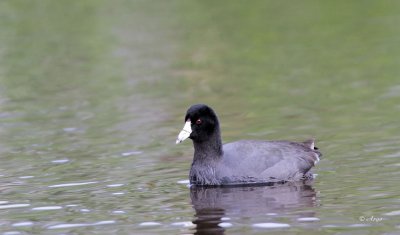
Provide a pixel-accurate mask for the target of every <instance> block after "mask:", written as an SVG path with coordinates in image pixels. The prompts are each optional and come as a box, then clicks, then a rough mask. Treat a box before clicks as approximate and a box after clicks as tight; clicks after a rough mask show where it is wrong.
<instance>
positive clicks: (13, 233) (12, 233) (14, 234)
mask: <svg viewBox="0 0 400 235" xmlns="http://www.w3.org/2000/svg"><path fill="white" fill-rule="evenodd" d="M20 234H22V233H21V232H18V231H9V232H5V233H3V235H20Z"/></svg>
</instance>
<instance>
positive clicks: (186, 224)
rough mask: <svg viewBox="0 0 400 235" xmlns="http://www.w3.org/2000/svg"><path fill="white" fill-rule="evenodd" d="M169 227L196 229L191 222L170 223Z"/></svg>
mask: <svg viewBox="0 0 400 235" xmlns="http://www.w3.org/2000/svg"><path fill="white" fill-rule="evenodd" d="M171 225H172V226H179V227H184V228H192V227H196V225H195V224H193V223H192V221H182V222H175V223H172V224H171Z"/></svg>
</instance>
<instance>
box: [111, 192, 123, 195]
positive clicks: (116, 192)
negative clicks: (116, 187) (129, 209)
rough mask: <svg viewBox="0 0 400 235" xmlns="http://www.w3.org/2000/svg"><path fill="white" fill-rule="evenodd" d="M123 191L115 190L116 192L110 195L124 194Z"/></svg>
mask: <svg viewBox="0 0 400 235" xmlns="http://www.w3.org/2000/svg"><path fill="white" fill-rule="evenodd" d="M124 194H125V193H124V192H116V193H112V195H124Z"/></svg>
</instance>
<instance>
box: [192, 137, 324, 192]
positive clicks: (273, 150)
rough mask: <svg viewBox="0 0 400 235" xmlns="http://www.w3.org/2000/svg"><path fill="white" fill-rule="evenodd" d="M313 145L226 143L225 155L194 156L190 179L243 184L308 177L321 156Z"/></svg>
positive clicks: (260, 142)
mask: <svg viewBox="0 0 400 235" xmlns="http://www.w3.org/2000/svg"><path fill="white" fill-rule="evenodd" d="M313 145H314V142H313V141H312V140H310V141H307V142H304V143H303V142H300V143H297V142H289V141H257V140H241V141H237V142H232V143H227V144H224V145H223V147H222V149H223V153H222V156H218V157H216V156H214V157H205V158H204V157H202V158H196V157H195V159H194V161H193V164H192V167H191V170H190V182H191V184H195V185H240V184H252V183H254V184H263V183H276V182H287V181H299V180H302V179H306V178H309V177H312V174H311V173H310V172H309V171H310V169H311V168H312V167H313V166H314V165H315V164H316V163H317V162H318V161H319V157H320V156H321V153H320V152H319V151H318V150H316V149H314V147H313ZM195 155H196V149H195ZM202 159H207V160H206V161H204V160H202Z"/></svg>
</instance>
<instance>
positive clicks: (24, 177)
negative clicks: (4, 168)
mask: <svg viewBox="0 0 400 235" xmlns="http://www.w3.org/2000/svg"><path fill="white" fill-rule="evenodd" d="M34 177H35V176H33V175H24V176H20V177H18V178H20V179H32V178H34Z"/></svg>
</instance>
